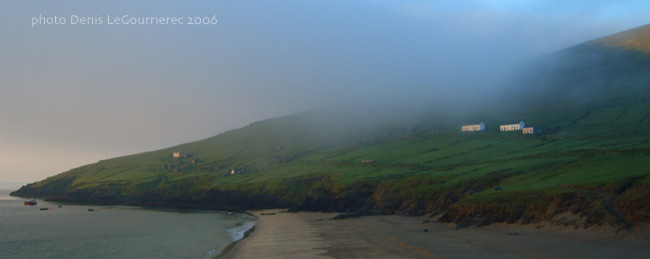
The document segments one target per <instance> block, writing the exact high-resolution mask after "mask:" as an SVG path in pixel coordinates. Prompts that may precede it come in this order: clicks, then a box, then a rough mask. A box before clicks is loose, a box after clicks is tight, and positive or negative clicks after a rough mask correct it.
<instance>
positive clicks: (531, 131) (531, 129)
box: [521, 126, 542, 134]
mask: <svg viewBox="0 0 650 259" xmlns="http://www.w3.org/2000/svg"><path fill="white" fill-rule="evenodd" d="M521 132H522V133H523V134H540V133H542V131H541V130H540V129H538V128H537V127H535V126H531V127H525V128H524V129H523V130H522V131H521Z"/></svg>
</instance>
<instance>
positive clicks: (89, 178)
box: [13, 26, 650, 229]
mask: <svg viewBox="0 0 650 259" xmlns="http://www.w3.org/2000/svg"><path fill="white" fill-rule="evenodd" d="M649 28H650V27H648V26H644V27H642V28H641V29H640V30H639V29H637V30H634V31H636V32H639V31H640V32H646V31H647V29H649ZM624 35H626V36H625V37H626V38H625V40H623V42H629V41H630V40H637V42H638V41H641V39H643V37H638V38H635V37H634V35H645V34H644V33H641V34H638V33H637V34H634V33H632V34H631V33H629V32H625V33H624ZM619 36H620V35H614V36H613V37H614V38H616V39H617V42H618V41H621V39H620V37H619ZM609 39H611V38H604V39H599V40H596V41H591V42H587V43H584V44H581V45H578V46H575V47H571V48H568V49H565V50H562V51H559V52H557V53H554V54H552V55H551V56H549V57H547V58H545V59H543V60H542V61H540V62H539V63H534V64H533V65H531V66H530V67H526V68H523V71H524V72H522V74H521V75H519V77H518V78H515V79H514V80H515V81H514V82H515V83H516V84H514V86H513V87H514V88H511V89H506V92H505V93H503V94H501V96H503V99H496V97H494V98H495V99H492V98H493V97H492V96H490V95H485V96H483V98H480V97H478V98H469V97H468V98H466V97H465V96H464V95H463V94H462V91H451V92H449V93H447V94H440V95H431V96H427V95H417V96H412V97H413V98H404V97H405V96H408V94H405V95H400V96H395V98H394V99H393V98H390V97H388V98H383V99H380V100H379V101H376V100H374V98H371V97H372V96H373V93H369V94H368V96H365V95H359V96H357V99H358V101H357V102H354V101H353V102H340V101H335V100H333V102H332V105H331V106H328V107H327V108H322V109H317V110H312V111H308V112H303V113H298V114H294V115H290V116H285V117H279V118H272V119H267V120H263V121H259V122H255V123H252V124H250V125H248V126H246V127H243V128H240V129H236V130H231V131H227V132H224V133H221V134H219V135H217V136H214V137H210V138H207V139H204V140H199V141H195V142H190V143H186V144H182V145H178V146H173V147H169V148H165V149H161V150H156V151H151V152H146V153H140V154H136V155H131V156H124V157H118V158H112V159H107V160H102V161H99V162H97V163H93V164H89V165H85V166H82V167H79V168H75V169H72V170H70V171H68V172H64V173H61V174H58V175H56V176H52V177H49V178H47V179H45V180H43V181H40V182H36V183H33V184H28V185H26V186H23V187H22V188H21V189H20V190H18V191H16V192H14V193H13V195H17V196H23V197H32V196H33V197H42V198H46V199H52V200H56V201H63V202H77V203H94V204H98V203H101V204H128V205H138V206H157V207H174V208H201V209H218V210H247V209H264V208H291V209H292V210H309V211H341V212H352V213H356V215H362V214H400V215H410V216H416V215H431V216H434V215H438V216H441V217H440V221H442V222H453V223H457V224H459V226H468V225H479V226H480V225H486V224H491V223H495V222H507V223H514V222H524V223H532V222H540V221H550V222H553V223H554V224H558V225H564V226H575V227H582V228H589V227H592V226H596V225H613V226H616V227H619V228H621V229H629V228H631V227H632V226H633V225H634V224H636V223H643V222H648V221H650V206H648V205H649V204H650V173H648V171H647V168H646V167H647V161H648V156H650V119H649V118H650V93H649V92H648V80H649V76H648V75H650V73H648V69H649V66H648V64H650V62H649V59H648V55H646V54H645V53H644V52H642V51H638V50H634V49H629V48H627V47H612V46H609V45H607V44H609V43H607V42H611V41H610V40H609ZM637 45H638V44H637ZM637 45H634V46H637ZM641 45H643V44H641ZM491 83H494V82H491ZM486 84H490V82H486ZM494 96H498V95H497V94H495V95H494ZM520 120H525V122H526V124H527V125H530V124H533V125H535V126H536V127H537V128H538V129H540V130H542V132H539V131H538V132H537V134H529V135H528V134H527V135H524V134H523V132H522V131H521V130H519V131H507V132H504V131H500V130H499V125H500V124H504V123H512V122H515V123H516V122H518V121H520ZM478 122H484V123H485V125H486V127H485V130H484V131H478V132H461V131H460V126H461V125H465V124H470V123H478ZM181 154H182V155H181ZM567 215H572V216H571V217H568V216H567ZM567 217H568V218H567Z"/></svg>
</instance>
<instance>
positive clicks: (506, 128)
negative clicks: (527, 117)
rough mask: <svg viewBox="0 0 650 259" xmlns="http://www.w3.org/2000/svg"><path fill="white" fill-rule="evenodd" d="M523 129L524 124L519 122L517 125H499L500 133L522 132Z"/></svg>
mask: <svg viewBox="0 0 650 259" xmlns="http://www.w3.org/2000/svg"><path fill="white" fill-rule="evenodd" d="M524 127H526V124H524V122H523V121H520V122H519V123H518V124H506V125H501V127H500V129H501V131H515V130H522V129H523V128H524Z"/></svg>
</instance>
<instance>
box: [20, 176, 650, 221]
mask: <svg viewBox="0 0 650 259" xmlns="http://www.w3.org/2000/svg"><path fill="white" fill-rule="evenodd" d="M503 177H504V176H503V175H498V174H494V175H488V176H485V177H483V178H480V179H477V180H475V181H469V182H466V183H463V184H461V185H457V186H451V187H450V188H443V189H441V190H439V191H435V192H425V193H421V194H418V195H415V194H414V193H413V192H411V191H409V190H404V189H399V188H395V186H396V185H395V184H394V182H392V181H385V182H379V183H377V184H372V183H356V184H352V185H349V186H346V187H345V188H340V189H337V188H333V187H331V185H328V184H323V183H326V182H328V181H331V179H329V176H327V175H326V176H323V177H321V178H318V177H315V178H314V179H320V180H316V181H312V188H310V189H309V191H308V192H306V193H299V194H298V196H294V197H293V198H287V196H283V195H282V194H283V193H286V192H290V190H279V191H278V192H277V193H275V194H267V193H264V191H263V190H246V191H242V190H223V191H222V190H205V191H202V192H196V193H193V194H176V193H174V192H173V191H171V190H169V189H165V188H157V189H152V191H150V192H145V193H142V194H141V195H138V196H124V195H121V194H120V193H124V192H123V191H124V190H122V188H129V187H127V186H117V185H113V186H110V187H109V186H102V187H98V188H96V189H84V190H70V188H69V187H68V188H63V190H67V191H61V189H57V191H55V192H51V191H47V190H43V189H34V188H31V187H30V186H25V187H23V188H21V189H20V190H18V191H16V192H14V193H12V195H18V196H25V197H42V198H46V199H51V200H54V201H61V202H71V203H86V204H90V203H92V204H106V205H109V204H110V205H133V206H145V207H165V208H176V209H208V210H228V211H242V210H256V209H271V208H290V209H291V210H292V211H326V212H345V213H354V214H355V215H375V214H396V215H404V216H423V215H430V216H434V215H442V217H440V219H439V220H440V222H444V223H455V224H457V225H458V226H459V227H467V226H483V225H489V224H492V223H503V222H505V223H515V222H520V223H523V224H531V223H538V222H541V221H547V222H552V223H555V224H557V225H564V226H572V227H580V228H589V227H592V226H596V225H603V224H604V225H615V226H619V227H620V228H625V227H629V226H630V225H632V224H636V223H641V222H648V221H649V220H650V216H649V215H650V202H649V201H650V188H649V187H648V186H647V185H646V184H645V183H644V180H643V179H642V178H639V179H636V180H633V181H630V182H628V183H625V184H624V185H621V186H620V187H619V188H616V189H603V188H601V189H583V188H581V187H577V186H564V187H563V188H565V189H567V191H566V192H559V193H547V192H539V191H537V192H529V193H521V192H517V193H512V195H511V196H507V195H506V196H505V198H504V196H499V197H497V198H495V199H490V198H489V197H488V198H485V199H467V198H468V197H470V195H471V194H473V193H477V192H480V191H483V190H485V189H493V188H495V186H498V185H499V184H500V182H501V180H502V179H503ZM407 181H409V179H407ZM410 181H412V182H413V183H424V184H434V183H433V181H432V180H431V179H424V178H422V177H413V178H410ZM71 182H72V181H71V179H61V180H59V181H57V183H58V184H60V185H59V186H62V185H64V184H65V183H71ZM438 184H440V183H438ZM323 186H325V187H323ZM563 213H571V214H573V215H577V216H578V217H579V220H575V219H573V220H567V219H566V218H564V217H561V215H563Z"/></svg>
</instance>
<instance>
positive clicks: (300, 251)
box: [224, 210, 650, 258]
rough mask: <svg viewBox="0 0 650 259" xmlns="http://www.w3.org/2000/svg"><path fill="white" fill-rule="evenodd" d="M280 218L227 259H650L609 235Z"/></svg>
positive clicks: (629, 238)
mask: <svg viewBox="0 0 650 259" xmlns="http://www.w3.org/2000/svg"><path fill="white" fill-rule="evenodd" d="M281 211H282V210H266V211H258V212H254V214H255V215H256V216H257V217H258V221H257V222H256V227H255V231H253V232H252V233H251V234H250V236H249V237H248V238H246V239H244V240H243V241H241V242H239V243H238V244H237V245H236V246H235V247H234V248H233V249H232V250H230V252H229V253H228V254H226V255H225V256H224V258H497V257H498V258H504V257H505V258H647V256H648V255H649V254H650V242H649V240H648V238H647V237H646V238H644V237H641V236H640V235H633V234H614V233H611V232H608V231H604V232H603V231H599V230H591V231H584V230H572V229H566V228H557V227H550V226H544V225H516V224H515V225H494V226H488V227H482V228H466V229H456V228H455V227H454V226H452V225H441V224H437V223H426V224H423V223H422V222H423V221H424V220H425V218H418V217H414V218H411V217H401V216H368V217H362V218H353V219H344V220H330V219H331V218H332V217H334V216H336V215H338V214H336V213H317V212H300V213H285V212H281ZM262 214H266V215H262ZM268 214H273V215H268ZM537 228H539V229H537ZM515 233H516V234H515Z"/></svg>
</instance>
